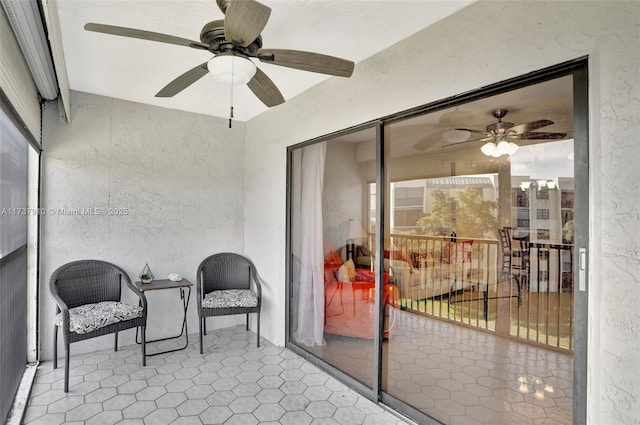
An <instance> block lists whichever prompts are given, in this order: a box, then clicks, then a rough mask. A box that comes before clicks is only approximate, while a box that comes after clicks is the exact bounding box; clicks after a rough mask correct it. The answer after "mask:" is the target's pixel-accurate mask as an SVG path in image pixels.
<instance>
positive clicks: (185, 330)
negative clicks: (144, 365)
mask: <svg viewBox="0 0 640 425" xmlns="http://www.w3.org/2000/svg"><path fill="white" fill-rule="evenodd" d="M179 289H180V299H181V300H182V307H183V318H182V328H181V331H180V334H178V335H176V336H170V337H167V338H159V339H154V340H152V341H146V342H147V343H150V342H160V341H169V340H172V339H178V338H180V337H182V335H184V336H185V343H184V346H182V347H179V348H174V349H172V350H165V351H159V352H157V353H151V354H146V356H147V357H150V356H157V355H158V354H166V353H172V352H174V351H180V350H184V349H185V348H187V347H188V346H189V329H188V327H187V309H188V308H189V300H190V299H191V287H187V289H188V290H189V292H188V293H187V295H186V296H185V294H184V288H179ZM136 344H141V342H140V341H138V328H136Z"/></svg>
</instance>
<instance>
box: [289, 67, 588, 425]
mask: <svg viewBox="0 0 640 425" xmlns="http://www.w3.org/2000/svg"><path fill="white" fill-rule="evenodd" d="M566 75H572V76H573V111H574V112H573V114H574V117H573V122H574V127H573V134H574V137H573V139H574V155H575V165H574V175H575V199H574V211H575V212H574V214H575V215H574V218H575V223H576V226H575V229H576V230H575V246H576V248H578V249H576V250H575V252H574V261H573V265H574V266H573V267H574V270H573V271H574V276H580V275H581V273H579V270H578V268H579V267H580V264H581V263H580V258H579V256H580V250H581V248H582V249H585V251H586V253H588V252H589V222H590V221H589V220H590V218H589V217H590V216H589V185H590V182H589V101H588V100H589V96H588V58H587V57H582V58H578V59H575V60H571V61H568V62H564V63H561V64H558V65H555V66H552V67H549V68H545V69H542V70H538V71H534V72H531V73H529V74H525V75H522V76H519V77H515V78H512V79H509V80H506V81H502V82H499V83H495V84H492V85H489V86H485V87H482V88H479V89H476V90H472V91H469V92H466V93H463V94H460V95H456V96H452V97H449V98H446V99H442V100H439V101H436V102H433V103H430V104H427V105H422V106H419V107H416V108H413V109H409V110H406V111H403V112H399V113H396V114H393V115H389V116H386V117H383V118H380V119H376V120H372V121H369V122H367V123H363V124H361V125H358V126H354V127H351V128H349V129H346V130H342V131H337V132H334V133H331V134H329V135H325V136H321V137H318V138H315V139H311V140H308V141H306V142H303V143H300V144H296V145H292V146H289V147H287V199H286V208H287V217H286V253H287V257H286V268H285V270H286V276H285V282H286V297H287V298H286V320H285V332H286V342H285V346H286V347H287V348H288V349H290V350H291V351H293V352H295V353H297V354H298V355H300V356H301V357H303V358H305V359H306V360H308V361H310V362H311V363H313V364H315V365H317V366H318V367H320V368H321V369H323V370H325V371H327V372H328V373H329V374H331V375H332V376H334V377H335V378H337V379H338V380H340V381H341V382H343V383H345V384H346V385H348V386H349V387H351V388H353V389H355V390H356V391H358V392H359V393H361V394H362V395H364V396H365V397H367V398H369V399H371V400H373V401H376V402H381V403H383V404H385V405H387V406H389V407H391V408H392V409H394V410H396V411H398V412H399V413H401V414H406V415H407V416H409V417H411V418H413V419H414V420H417V421H419V422H420V423H424V424H429V425H431V424H439V423H440V422H438V421H437V420H435V419H433V418H431V417H430V416H427V415H426V414H425V413H424V412H422V411H420V410H418V409H416V408H414V407H412V406H410V405H408V404H406V403H404V402H403V401H401V400H399V399H397V398H395V397H393V396H392V395H390V394H388V393H386V392H384V391H382V389H381V383H382V382H381V377H382V367H383V365H382V348H383V347H382V343H383V339H382V337H381V336H382V332H383V326H384V324H383V320H382V319H381V318H382V317H383V314H384V312H383V309H384V304H383V302H382V299H383V285H380V282H382V278H383V276H382V275H383V270H384V268H383V261H384V256H383V249H384V228H385V218H386V217H385V211H384V201H385V184H384V182H385V180H384V179H385V178H386V177H385V153H386V152H388V146H386V142H387V141H386V140H385V137H384V130H385V126H386V125H388V124H391V123H394V122H398V121H403V120H406V119H409V118H412V117H415V116H418V115H423V114H427V113H431V112H435V111H438V110H442V109H446V108H450V107H455V106H459V105H462V104H464V103H467V102H470V101H473V100H477V99H482V98H485V97H489V96H493V95H497V94H500V93H505V92H508V91H511V90H515V89H518V88H521V87H525V86H529V85H533V84H537V83H542V82H544V81H548V80H552V79H555V78H559V77H562V76H566ZM371 127H375V128H376V155H377V157H376V194H377V195H376V253H375V259H376V270H377V273H376V298H375V300H376V301H375V309H376V311H377V314H376V318H375V324H374V326H375V329H377V332H376V334H375V337H374V338H375V339H374V346H375V350H376V351H375V353H374V371H373V378H374V379H373V387H372V388H370V387H368V386H366V385H364V384H363V383H361V382H360V381H358V380H356V379H355V378H353V377H351V376H350V375H348V374H346V373H345V372H343V371H342V370H340V369H338V368H336V367H335V366H333V365H331V364H329V363H328V362H326V361H324V360H322V359H319V358H318V357H316V356H314V355H313V354H311V353H309V352H308V351H306V350H305V349H304V348H302V347H300V346H298V345H297V344H296V343H295V342H294V341H292V339H291V336H290V324H289V320H290V302H291V292H292V291H291V289H290V286H291V282H292V279H291V278H292V264H293V261H292V260H291V230H292V211H291V188H292V184H293V181H292V177H293V176H292V165H293V161H292V159H293V151H294V150H296V149H299V148H301V147H304V146H307V145H310V144H313V143H317V142H321V141H325V140H329V139H331V138H334V137H336V136H338V135H343V134H347V133H351V132H354V131H358V130H362V129H366V128H371ZM586 258H587V259H588V256H587V257H586ZM584 267H585V269H586V270H583V273H582V276H584V281H583V282H576V287H577V288H579V289H578V290H576V291H575V295H574V310H573V311H574V330H573V331H574V351H573V424H576V425H578V424H582V423H585V422H586V417H587V366H588V358H587V348H588V345H587V343H588V287H589V285H588V283H589V282H588V281H587V279H588V275H589V271H588V260H587V261H586V262H585V263H584ZM576 280H578V279H576Z"/></svg>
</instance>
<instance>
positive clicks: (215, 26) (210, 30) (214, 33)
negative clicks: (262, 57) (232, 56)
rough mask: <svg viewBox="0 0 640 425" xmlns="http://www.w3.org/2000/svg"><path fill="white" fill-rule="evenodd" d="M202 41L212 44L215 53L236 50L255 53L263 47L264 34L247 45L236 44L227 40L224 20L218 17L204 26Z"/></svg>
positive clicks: (201, 32) (201, 33) (211, 47)
mask: <svg viewBox="0 0 640 425" xmlns="http://www.w3.org/2000/svg"><path fill="white" fill-rule="evenodd" d="M200 41H202V42H203V43H205V44H208V45H209V46H210V48H209V51H211V52H213V53H219V52H223V51H228V50H233V49H234V47H235V48H236V50H240V51H242V53H250V54H255V53H257V52H258V49H260V48H261V47H262V36H258V38H256V39H255V40H254V41H253V43H251V44H250V45H248V46H247V47H241V46H234V45H233V43H232V42H230V41H227V39H226V38H225V35H224V20H223V19H218V20H215V21H211V22H209V23H208V24H206V25H205V26H204V27H202V31H200Z"/></svg>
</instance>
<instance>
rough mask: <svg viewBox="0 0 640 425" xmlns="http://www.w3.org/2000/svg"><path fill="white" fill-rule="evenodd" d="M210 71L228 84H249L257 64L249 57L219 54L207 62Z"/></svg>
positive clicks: (217, 78) (214, 76)
mask: <svg viewBox="0 0 640 425" xmlns="http://www.w3.org/2000/svg"><path fill="white" fill-rule="evenodd" d="M207 68H208V69H209V73H210V74H211V75H212V76H213V78H215V79H216V80H218V81H220V82H223V83H227V84H247V83H248V82H249V81H251V79H252V78H253V76H254V75H255V74H256V65H255V64H254V63H253V62H252V61H251V60H250V59H248V58H244V57H241V56H235V55H217V56H214V57H213V58H211V60H210V61H209V62H207Z"/></svg>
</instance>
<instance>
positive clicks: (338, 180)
mask: <svg viewBox="0 0 640 425" xmlns="http://www.w3.org/2000/svg"><path fill="white" fill-rule="evenodd" d="M375 138H376V131H375V128H373V127H369V128H366V129H363V130H359V131H355V132H352V133H349V134H345V135H343V136H340V137H336V138H331V139H327V140H323V141H320V142H318V143H314V144H310V145H307V146H305V147H302V148H300V149H296V150H295V151H293V152H292V156H291V164H290V171H291V177H292V185H291V197H290V203H291V236H292V238H291V257H290V258H291V280H290V281H291V285H290V288H291V296H290V299H291V303H290V315H289V323H290V334H289V337H290V338H291V341H292V342H294V343H296V344H298V345H300V346H301V347H303V348H304V349H305V350H307V351H308V352H309V353H312V354H314V355H315V356H317V357H318V358H320V359H322V360H324V361H325V362H327V363H329V364H331V365H333V366H334V367H335V368H337V369H339V370H340V371H342V372H344V373H346V374H347V375H350V376H352V377H353V378H355V379H356V380H357V381H359V382H360V383H361V384H362V385H364V386H366V387H367V388H372V385H373V379H374V378H373V375H374V373H373V372H374V370H375V363H374V352H375V350H374V347H375V345H374V336H375V335H376V331H375V328H374V322H375V317H376V312H375V303H374V298H375V284H376V276H375V272H374V264H373V263H372V261H371V260H372V258H373V255H372V252H371V251H370V248H369V247H370V246H371V244H370V239H371V236H370V233H369V231H368V228H367V227H365V225H367V224H368V223H367V220H365V218H366V214H367V211H368V196H369V194H368V188H369V185H370V184H371V183H372V182H375V174H374V175H370V174H369V172H368V165H370V164H371V163H373V160H374V158H375V152H374V151H372V152H368V151H364V150H363V149H362V146H363V143H364V144H367V143H369V144H373V146H375Z"/></svg>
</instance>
